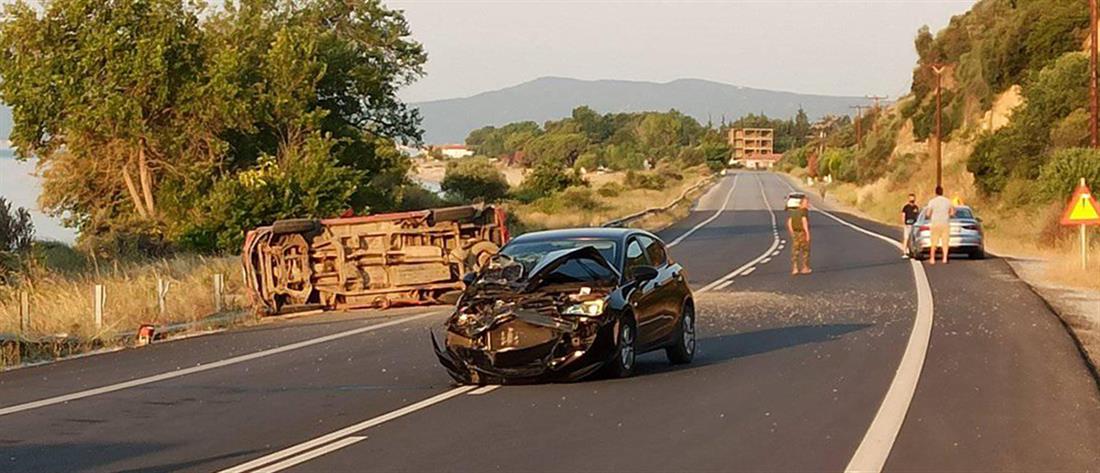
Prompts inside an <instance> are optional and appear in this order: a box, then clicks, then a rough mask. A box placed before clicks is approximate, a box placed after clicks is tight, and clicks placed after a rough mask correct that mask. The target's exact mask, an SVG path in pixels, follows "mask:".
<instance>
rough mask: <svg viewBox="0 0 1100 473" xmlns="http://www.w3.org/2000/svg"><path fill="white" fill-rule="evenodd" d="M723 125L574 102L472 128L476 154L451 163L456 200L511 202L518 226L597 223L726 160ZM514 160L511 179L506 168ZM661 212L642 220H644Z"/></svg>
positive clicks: (449, 186) (667, 193) (662, 221)
mask: <svg viewBox="0 0 1100 473" xmlns="http://www.w3.org/2000/svg"><path fill="white" fill-rule="evenodd" d="M723 131H724V128H720V127H715V126H713V124H707V125H705V126H704V125H701V124H700V123H699V122H697V121H696V120H695V119H693V118H691V117H688V116H686V115H683V114H682V113H680V112H677V111H675V110H671V111H668V112H663V113H662V112H642V113H609V114H602V115H601V114H599V113H596V112H594V111H593V110H592V109H590V108H588V107H583V106H582V107H578V108H576V109H574V110H573V113H572V115H571V116H570V117H566V118H564V119H561V120H556V121H549V122H547V123H545V124H543V125H538V124H536V123H534V122H520V123H512V124H508V125H504V126H501V127H493V126H488V127H484V128H481V129H478V130H474V131H473V132H471V133H470V135H469V137H467V139H466V144H467V145H468V146H470V147H471V148H472V149H474V150H475V152H476V153H477V156H474V157H470V158H464V159H459V160H454V161H451V162H450V163H448V165H447V170H446V174H445V176H444V178H443V181H442V185H441V187H442V189H443V191H444V192H445V193H446V195H447V197H448V198H450V199H452V200H464V201H485V202H501V201H503V202H507V203H508V204H509V208H510V210H511V212H512V214H513V217H514V218H513V220H514V222H513V223H514V230H516V231H526V230H538V229H546V228H561V227H569V226H590V225H600V224H602V223H604V222H606V221H609V220H612V219H617V218H620V217H623V216H625V215H629V214H633V213H636V212H639V211H641V210H645V209H648V208H653V207H662V206H665V205H667V204H668V203H670V202H673V201H675V200H676V199H678V198H679V197H680V196H681V195H683V194H684V191H686V190H687V189H689V188H692V187H693V186H696V185H697V184H699V183H700V182H702V181H703V180H705V179H709V177H710V175H711V174H712V172H713V171H715V170H717V169H721V168H723V167H725V165H726V162H727V160H728V159H729V154H730V150H729V147H728V146H727V144H726V138H725V133H724V132H723ZM509 169H519V170H521V173H522V176H523V177H522V182H520V183H518V184H517V185H514V186H509V185H508V181H507V179H506V178H505V175H504V173H503V171H505V170H509ZM674 214H675V212H671V213H669V214H668V215H667V216H665V217H664V218H661V217H656V216H655V217H653V218H649V219H646V220H645V221H644V222H639V224H640V225H643V226H646V227H648V228H656V227H659V226H661V225H667V224H668V223H671V221H672V220H669V219H670V218H673V215H674Z"/></svg>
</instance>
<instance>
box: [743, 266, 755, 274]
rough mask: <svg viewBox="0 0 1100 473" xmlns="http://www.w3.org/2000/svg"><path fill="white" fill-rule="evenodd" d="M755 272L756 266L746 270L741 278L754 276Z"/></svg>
mask: <svg viewBox="0 0 1100 473" xmlns="http://www.w3.org/2000/svg"><path fill="white" fill-rule="evenodd" d="M753 271H756V266H753V267H751V268H749V269H746V270H745V272H743V273H741V276H748V275H750V274H752V272H753Z"/></svg>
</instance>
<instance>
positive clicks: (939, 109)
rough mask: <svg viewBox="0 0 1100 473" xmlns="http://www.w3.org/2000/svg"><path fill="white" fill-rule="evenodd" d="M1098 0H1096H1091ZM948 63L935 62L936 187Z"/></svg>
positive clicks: (940, 168)
mask: <svg viewBox="0 0 1100 473" xmlns="http://www.w3.org/2000/svg"><path fill="white" fill-rule="evenodd" d="M1090 1H1096V0H1090ZM945 70H947V65H946V64H933V65H932V72H935V73H936V187H937V188H942V187H943V101H942V97H943V72H944V71H945Z"/></svg>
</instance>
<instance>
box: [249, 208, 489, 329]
mask: <svg viewBox="0 0 1100 473" xmlns="http://www.w3.org/2000/svg"><path fill="white" fill-rule="evenodd" d="M507 242H508V229H507V227H506V226H505V214H504V211H503V209H501V208H500V207H495V206H487V205H467V206H461V207H449V208H441V209H429V210H421V211H414V212H400V213H389V214H378V215H367V216H362V217H347V218H334V219H324V220H312V219H290V220H280V221H276V222H275V223H274V224H272V225H270V226H266V227H259V228H256V229H254V230H251V231H249V232H248V233H247V234H246V236H245V243H244V248H243V252H242V256H241V257H242V260H243V261H242V263H243V266H244V279H245V283H246V286H247V290H248V295H249V299H250V302H251V304H252V306H253V308H255V309H256V311H257V312H259V313H261V314H264V315H271V314H278V313H284V312H293V311H298V310H308V309H316V308H321V309H352V308H366V307H376V308H388V307H390V306H393V305H406V304H429V303H437V302H441V300H442V299H444V298H445V297H446V295H447V294H448V293H451V294H453V293H455V292H457V291H461V290H462V289H463V287H464V285H463V282H462V277H463V276H464V275H465V274H466V273H468V272H471V271H476V270H477V269H478V268H479V267H480V266H481V265H482V264H484V263H485V262H487V261H488V259H489V257H490V256H492V255H493V254H495V253H496V252H497V251H498V250H499V249H500V247H501V246H503V245H504V244H505V243H507Z"/></svg>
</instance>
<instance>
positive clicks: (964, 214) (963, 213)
mask: <svg viewBox="0 0 1100 473" xmlns="http://www.w3.org/2000/svg"><path fill="white" fill-rule="evenodd" d="M955 218H974V212H971V211H970V209H964V208H959V207H955Z"/></svg>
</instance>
